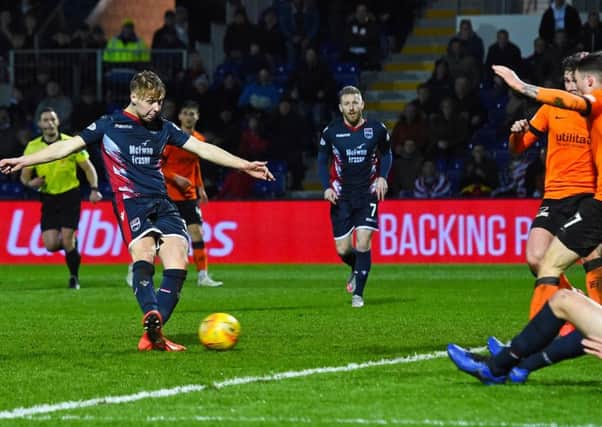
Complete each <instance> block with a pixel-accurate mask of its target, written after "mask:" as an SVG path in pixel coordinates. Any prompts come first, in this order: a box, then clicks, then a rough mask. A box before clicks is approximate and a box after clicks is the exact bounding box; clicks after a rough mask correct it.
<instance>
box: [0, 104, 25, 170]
mask: <svg viewBox="0 0 602 427" xmlns="http://www.w3.org/2000/svg"><path fill="white" fill-rule="evenodd" d="M23 148H24V147H22V146H21V145H20V144H19V140H18V139H17V133H16V131H15V128H14V127H13V126H12V123H11V118H10V114H9V111H8V108H6V107H0V159H6V158H7V157H18V156H20V155H21V154H23Z"/></svg>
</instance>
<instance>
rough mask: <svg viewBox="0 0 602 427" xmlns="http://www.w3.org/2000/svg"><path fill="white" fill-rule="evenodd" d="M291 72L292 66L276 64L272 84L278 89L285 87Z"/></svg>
mask: <svg viewBox="0 0 602 427" xmlns="http://www.w3.org/2000/svg"><path fill="white" fill-rule="evenodd" d="M292 72H293V67H292V66H290V65H288V64H278V65H276V66H275V67H274V72H273V73H272V82H273V83H274V84H275V85H276V86H278V87H286V85H287V84H288V81H289V78H290V75H291V73H292Z"/></svg>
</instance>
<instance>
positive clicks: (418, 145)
mask: <svg viewBox="0 0 602 427" xmlns="http://www.w3.org/2000/svg"><path fill="white" fill-rule="evenodd" d="M407 141H412V142H413V143H414V148H415V149H417V150H418V152H419V153H423V152H424V151H425V150H426V147H427V145H428V124H427V120H426V119H425V116H424V115H423V114H422V113H421V112H420V111H419V110H418V107H417V106H416V104H414V103H411V102H410V103H409V104H407V105H406V107H405V108H404V110H403V112H402V113H401V114H400V115H399V119H398V120H397V123H395V127H394V128H393V133H392V134H391V150H392V151H393V154H396V153H400V152H401V151H402V148H403V147H405V145H406V142H407ZM413 181H414V180H412V183H413Z"/></svg>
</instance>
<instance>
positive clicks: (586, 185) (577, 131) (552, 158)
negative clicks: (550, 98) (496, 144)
mask: <svg viewBox="0 0 602 427" xmlns="http://www.w3.org/2000/svg"><path fill="white" fill-rule="evenodd" d="M545 133H547V134H548V146H547V154H546V179H545V189H544V196H543V197H544V199H563V198H565V197H570V196H574V195H575V194H582V193H594V192H595V191H596V169H595V166H594V161H593V154H592V150H591V138H590V132H589V128H588V124H587V119H586V118H585V117H583V116H582V115H581V114H580V113H578V112H577V111H570V110H563V109H561V108H557V107H553V106H550V105H543V106H542V107H540V108H539V110H537V113H535V115H534V116H533V117H532V118H531V120H530V121H529V131H528V132H526V133H524V134H512V136H511V145H512V148H513V150H514V151H517V152H521V151H523V150H525V149H527V148H529V147H530V146H531V145H532V144H533V143H534V142H535V141H537V140H538V139H539V138H540V137H542V136H543V135H544V134H545Z"/></svg>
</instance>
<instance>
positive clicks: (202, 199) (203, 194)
mask: <svg viewBox="0 0 602 427" xmlns="http://www.w3.org/2000/svg"><path fill="white" fill-rule="evenodd" d="M196 192H197V193H198V195H199V203H200V204H201V205H202V204H203V203H207V202H208V201H209V197H207V192H206V191H205V188H204V187H197V189H196Z"/></svg>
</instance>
